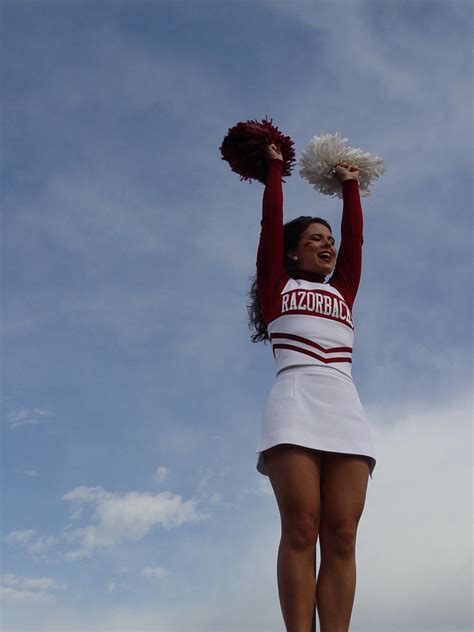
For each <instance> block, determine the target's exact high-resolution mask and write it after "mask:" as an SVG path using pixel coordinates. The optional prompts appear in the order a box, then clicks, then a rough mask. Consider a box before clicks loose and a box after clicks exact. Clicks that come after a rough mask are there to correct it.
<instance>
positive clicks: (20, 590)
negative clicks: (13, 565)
mask: <svg viewBox="0 0 474 632" xmlns="http://www.w3.org/2000/svg"><path fill="white" fill-rule="evenodd" d="M64 588H65V586H64V585H63V584H61V583H59V582H58V581H56V580H55V579H53V578H51V577H36V578H33V577H17V576H16V575H14V574H5V575H2V576H1V577H0V599H1V600H2V601H4V602H6V603H11V604H19V605H24V604H39V605H42V604H54V603H56V601H57V598H56V595H55V594H53V593H52V592H51V591H58V590H63V589H64Z"/></svg>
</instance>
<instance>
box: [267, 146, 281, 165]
mask: <svg viewBox="0 0 474 632" xmlns="http://www.w3.org/2000/svg"><path fill="white" fill-rule="evenodd" d="M264 156H265V160H266V161H267V162H270V160H275V159H276V160H281V161H282V162H283V156H282V153H281V151H280V148H279V147H278V145H273V144H272V145H267V147H265V151H264Z"/></svg>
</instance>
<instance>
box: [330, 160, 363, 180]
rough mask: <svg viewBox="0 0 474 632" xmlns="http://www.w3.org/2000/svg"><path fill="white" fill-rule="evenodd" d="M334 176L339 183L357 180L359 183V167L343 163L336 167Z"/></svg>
mask: <svg viewBox="0 0 474 632" xmlns="http://www.w3.org/2000/svg"><path fill="white" fill-rule="evenodd" d="M334 175H335V177H336V178H337V179H338V180H339V182H344V180H357V182H359V167H357V165H352V164H349V163H347V162H343V163H340V164H338V165H336V166H335V167H334Z"/></svg>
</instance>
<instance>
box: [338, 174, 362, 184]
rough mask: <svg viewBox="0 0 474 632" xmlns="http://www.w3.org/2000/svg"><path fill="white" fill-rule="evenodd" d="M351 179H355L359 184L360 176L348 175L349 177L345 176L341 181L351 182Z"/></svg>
mask: <svg viewBox="0 0 474 632" xmlns="http://www.w3.org/2000/svg"><path fill="white" fill-rule="evenodd" d="M351 180H355V181H356V182H357V184H359V178H357V177H356V176H347V178H343V179H342V180H341V181H340V182H341V184H342V183H343V182H350V181H351Z"/></svg>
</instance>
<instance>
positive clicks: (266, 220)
mask: <svg viewBox="0 0 474 632" xmlns="http://www.w3.org/2000/svg"><path fill="white" fill-rule="evenodd" d="M266 158H267V161H268V170H267V177H266V182H265V191H264V193H263V204H262V221H261V223H260V226H261V231H260V241H259V244H258V251H257V287H258V294H259V298H260V305H261V308H262V313H263V317H264V319H265V321H266V323H267V324H268V323H269V322H270V321H271V320H273V318H274V317H275V316H274V314H275V308H276V300H277V296H278V293H279V289H280V288H281V287H282V284H284V283H285V282H286V280H287V279H288V275H287V273H286V271H285V268H284V265H283V247H284V240H283V190H282V184H281V176H282V169H283V159H282V156H281V152H280V150H279V149H278V148H277V147H275V146H274V145H271V146H269V147H268V149H267V154H266Z"/></svg>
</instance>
